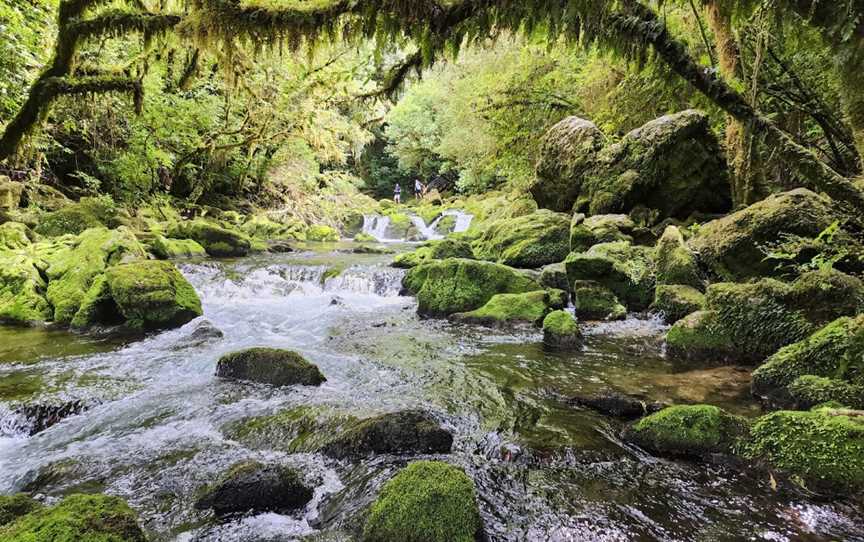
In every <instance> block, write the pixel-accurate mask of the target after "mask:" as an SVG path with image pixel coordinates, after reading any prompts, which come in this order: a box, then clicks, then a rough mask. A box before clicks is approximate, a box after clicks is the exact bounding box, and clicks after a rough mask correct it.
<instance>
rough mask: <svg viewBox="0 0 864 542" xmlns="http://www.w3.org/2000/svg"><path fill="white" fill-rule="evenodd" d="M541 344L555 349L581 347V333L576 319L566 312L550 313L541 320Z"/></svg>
mask: <svg viewBox="0 0 864 542" xmlns="http://www.w3.org/2000/svg"><path fill="white" fill-rule="evenodd" d="M543 344H545V345H546V346H548V347H550V348H555V349H562V350H567V349H578V348H581V347H582V331H581V330H580V329H579V324H578V323H577V322H576V319H575V318H574V317H573V315H572V314H570V313H569V312H567V311H564V310H557V311H553V312H550V313H549V314H547V315H546V318H544V319H543Z"/></svg>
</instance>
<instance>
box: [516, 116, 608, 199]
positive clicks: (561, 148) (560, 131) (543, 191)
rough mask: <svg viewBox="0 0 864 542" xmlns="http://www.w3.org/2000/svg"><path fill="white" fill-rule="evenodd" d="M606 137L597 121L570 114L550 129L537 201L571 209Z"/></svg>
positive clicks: (534, 190)
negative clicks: (595, 123)
mask: <svg viewBox="0 0 864 542" xmlns="http://www.w3.org/2000/svg"><path fill="white" fill-rule="evenodd" d="M604 143H605V137H604V136H603V133H602V132H601V131H600V130H599V129H598V128H597V126H595V125H594V123H593V122H591V121H588V120H585V119H580V118H579V117H567V118H566V119H564V120H562V121H561V122H559V123H558V124H556V125H555V126H553V127H552V128H550V129H549V131H548V132H546V135H544V136H543V140H542V142H541V144H540V157H539V159H538V161H537V168H536V175H535V180H534V183H533V184H532V185H531V187H530V191H531V195H532V196H533V197H534V201H536V202H537V205H538V206H539V207H541V208H544V209H552V210H553V211H558V212H562V213H569V212H570V211H571V210H572V209H573V204H574V203H576V198H578V197H579V193H580V191H581V189H582V177H583V176H584V175H585V173H586V172H587V171H588V170H590V169H591V167H592V166H593V165H594V160H595V159H596V156H597V153H598V152H599V151H600V149H602V148H603V145H604Z"/></svg>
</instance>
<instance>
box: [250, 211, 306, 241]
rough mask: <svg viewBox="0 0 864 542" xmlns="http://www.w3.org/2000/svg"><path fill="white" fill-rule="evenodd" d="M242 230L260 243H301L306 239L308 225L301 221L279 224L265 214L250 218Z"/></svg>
mask: <svg viewBox="0 0 864 542" xmlns="http://www.w3.org/2000/svg"><path fill="white" fill-rule="evenodd" d="M240 229H241V230H242V231H243V233H245V234H246V235H248V236H249V237H251V238H252V239H257V240H259V241H301V240H303V239H305V237H306V236H305V230H306V225H305V224H304V223H303V222H301V221H299V220H293V219H292V220H289V221H287V222H277V221H275V220H272V219H271V218H269V217H268V216H266V215H264V214H256V215H253V216H251V217H249V219H248V220H246V222H244V223H243V225H242V226H240Z"/></svg>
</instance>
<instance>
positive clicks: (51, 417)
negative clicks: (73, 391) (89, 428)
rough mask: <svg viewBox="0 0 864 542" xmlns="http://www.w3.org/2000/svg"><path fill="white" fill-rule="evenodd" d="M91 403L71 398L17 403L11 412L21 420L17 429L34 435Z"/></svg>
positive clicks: (82, 409) (75, 413)
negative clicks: (45, 401) (49, 401)
mask: <svg viewBox="0 0 864 542" xmlns="http://www.w3.org/2000/svg"><path fill="white" fill-rule="evenodd" d="M93 405H94V403H93V402H90V401H85V400H84V399H73V400H70V401H64V402H53V403H30V404H25V405H18V406H16V407H14V408H13V412H14V413H15V414H16V415H17V416H19V417H20V418H21V419H22V420H23V423H22V424H21V426H20V427H18V429H19V430H22V431H25V432H26V433H27V434H28V435H35V434H36V433H39V432H41V431H44V430H46V429H48V428H49V427H51V426H52V425H54V424H56V423H58V422H60V421H61V420H63V419H64V418H68V417H69V416H75V415H78V414H81V413H82V412H84V411H85V410H87V409H88V408H91V407H92V406H93Z"/></svg>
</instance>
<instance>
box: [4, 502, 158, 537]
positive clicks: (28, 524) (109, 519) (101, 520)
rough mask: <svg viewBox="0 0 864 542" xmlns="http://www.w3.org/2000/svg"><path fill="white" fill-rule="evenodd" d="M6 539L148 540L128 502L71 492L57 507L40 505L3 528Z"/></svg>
mask: <svg viewBox="0 0 864 542" xmlns="http://www.w3.org/2000/svg"><path fill="white" fill-rule="evenodd" d="M0 538H2V539H3V540H4V541H5V542H31V541H37V540H39V541H41V540H46V541H47V540H52V541H70V542H71V541H73V540H74V541H78V540H81V541H84V540H88V541H94V542H95V541H106V542H108V541H111V542H114V541H117V542H119V541H123V542H146V537H145V536H144V532H143V531H142V530H141V528H140V527H139V526H138V518H137V515H136V514H135V512H134V511H132V509H131V508H129V505H127V504H126V502H125V501H124V500H123V499H121V498H119V497H113V496H108V495H69V496H68V497H66V498H64V499H63V500H62V501H60V503H59V504H57V505H56V506H52V507H50V508H47V507H46V508H40V509H37V510H34V511H32V512H30V513H28V514H27V515H25V516H22V517H20V518H18V520H17V521H15V522H13V523H10V524H9V525H6V526H5V527H2V528H0Z"/></svg>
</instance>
